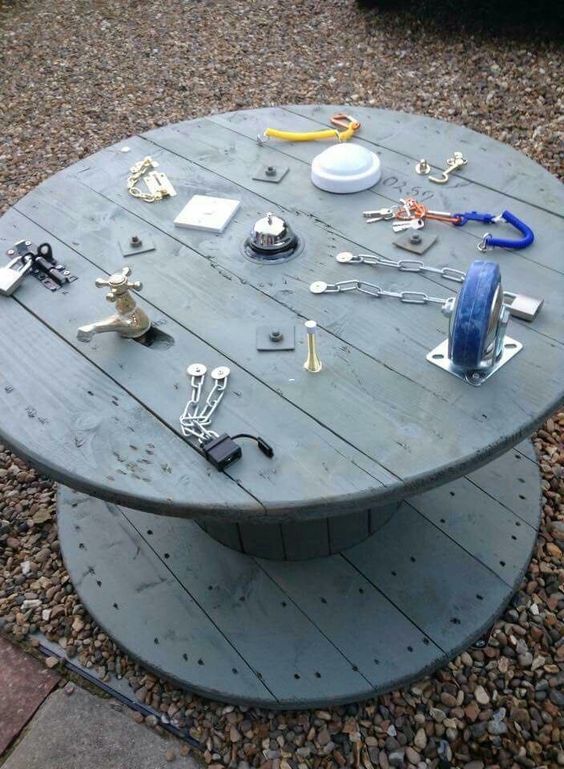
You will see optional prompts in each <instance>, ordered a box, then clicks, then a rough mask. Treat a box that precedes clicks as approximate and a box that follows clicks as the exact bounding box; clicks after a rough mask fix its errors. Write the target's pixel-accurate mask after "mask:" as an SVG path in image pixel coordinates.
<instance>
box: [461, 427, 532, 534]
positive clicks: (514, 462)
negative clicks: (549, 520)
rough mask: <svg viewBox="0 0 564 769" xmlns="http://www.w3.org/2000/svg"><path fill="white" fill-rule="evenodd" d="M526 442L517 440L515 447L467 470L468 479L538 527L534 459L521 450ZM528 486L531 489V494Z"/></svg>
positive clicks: (526, 444)
mask: <svg viewBox="0 0 564 769" xmlns="http://www.w3.org/2000/svg"><path fill="white" fill-rule="evenodd" d="M530 445H531V442H530V441H526V442H524V443H520V444H519V445H518V446H516V447H515V449H512V450H511V451H508V452H507V453H506V454H503V456H501V457H498V459H496V461H495V462H490V463H489V464H487V465H484V467H481V468H480V469H479V470H476V471H475V472H473V473H470V475H468V480H469V481H471V482H472V483H474V484H476V486H478V487H479V488H480V489H482V490H483V491H485V492H486V493H487V494H489V495H490V496H491V497H493V498H494V499H496V500H497V501H498V502H500V503H501V504H502V505H504V506H505V507H507V508H508V509H509V510H511V511H512V512H513V513H514V514H515V515H517V516H519V518H521V519H522V520H523V521H525V522H526V523H528V524H529V525H530V526H534V527H536V528H538V522H539V521H538V519H539V495H540V490H539V488H538V481H539V477H540V473H539V468H538V465H537V464H536V462H533V461H531V460H530V459H529V458H528V457H527V456H526V455H525V454H524V453H522V449H523V448H525V450H526V449H527V447H528V446H530ZM508 479H511V480H510V481H508ZM530 489H533V492H532V496H531V491H530ZM516 525H517V524H516Z"/></svg>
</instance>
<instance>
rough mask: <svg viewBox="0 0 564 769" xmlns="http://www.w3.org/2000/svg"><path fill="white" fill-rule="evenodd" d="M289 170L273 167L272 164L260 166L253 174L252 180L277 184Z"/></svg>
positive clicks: (285, 167)
mask: <svg viewBox="0 0 564 769" xmlns="http://www.w3.org/2000/svg"><path fill="white" fill-rule="evenodd" d="M289 170H290V169H289V168H288V166H275V165H273V164H272V163H271V164H267V165H264V166H260V168H257V170H256V171H255V172H254V174H253V179H256V180H257V181H259V182H272V183H273V184H278V182H281V181H282V179H283V178H284V177H285V176H286V174H287V173H288V171H289Z"/></svg>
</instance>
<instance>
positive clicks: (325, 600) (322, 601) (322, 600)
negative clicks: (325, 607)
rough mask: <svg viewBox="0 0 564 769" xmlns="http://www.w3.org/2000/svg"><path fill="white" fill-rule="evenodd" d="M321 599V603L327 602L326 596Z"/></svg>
mask: <svg viewBox="0 0 564 769" xmlns="http://www.w3.org/2000/svg"><path fill="white" fill-rule="evenodd" d="M319 600H320V601H321V603H327V599H326V598H320V599H319Z"/></svg>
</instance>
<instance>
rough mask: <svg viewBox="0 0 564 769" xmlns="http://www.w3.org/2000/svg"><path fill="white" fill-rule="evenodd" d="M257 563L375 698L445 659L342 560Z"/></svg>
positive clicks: (321, 559) (404, 617) (337, 557)
mask: <svg viewBox="0 0 564 769" xmlns="http://www.w3.org/2000/svg"><path fill="white" fill-rule="evenodd" d="M371 545H372V546H373V547H374V546H375V543H374V542H371ZM375 557H377V555H376V552H375ZM259 563H260V565H261V567H262V568H263V569H264V570H265V571H266V572H267V573H268V574H269V575H270V577H271V578H272V579H273V580H275V581H276V583H277V584H278V585H279V586H280V587H281V588H282V589H283V590H284V592H285V593H286V594H287V595H288V596H289V598H290V599H291V600H292V601H294V602H295V604H296V605H297V606H299V607H300V609H301V610H302V611H303V612H304V613H305V614H307V616H308V617H310V618H311V619H312V621H313V622H315V624H316V626H317V627H319V628H320V630H321V631H322V632H323V633H324V634H325V635H326V636H327V637H328V638H330V639H331V640H332V641H333V642H334V643H335V644H336V645H337V646H338V647H339V648H340V649H342V650H343V652H344V653H345V654H346V655H347V657H348V658H349V659H350V660H351V662H352V664H353V665H354V666H355V667H357V668H358V669H359V671H361V672H362V673H363V675H364V676H366V677H367V678H368V679H369V680H370V682H371V683H372V686H373V687H374V693H377V692H379V691H383V690H386V689H389V688H390V686H391V685H392V682H393V686H401V684H402V682H403V681H405V680H406V679H407V678H412V677H421V676H423V675H425V674H426V673H427V672H428V671H429V668H430V667H432V666H435V665H437V664H438V663H439V662H441V661H443V660H444V659H445V658H446V657H445V656H444V653H443V651H442V650H441V649H440V648H439V647H438V646H437V645H436V644H435V643H434V642H433V641H431V639H430V638H429V637H428V636H427V635H425V633H423V632H422V631H421V630H420V629H419V628H418V627H416V626H415V625H414V624H413V623H412V622H411V621H410V620H409V618H408V617H406V616H404V615H403V614H402V613H401V612H400V611H399V610H398V609H397V608H396V607H395V606H394V605H393V604H392V603H391V602H390V601H389V600H388V599H387V598H386V597H385V596H383V595H382V593H380V592H379V591H378V590H377V589H375V588H374V586H373V585H372V584H371V583H370V582H369V581H368V580H367V579H366V578H365V577H363V576H362V574H360V573H359V572H358V571H357V569H355V568H354V567H352V566H351V564H350V563H348V561H347V560H346V559H345V558H342V557H341V556H331V557H330V558H319V559H314V560H310V561H302V562H300V563H288V562H286V563H282V562H276V561H275V562H272V561H267V560H264V559H261V560H260V561H259Z"/></svg>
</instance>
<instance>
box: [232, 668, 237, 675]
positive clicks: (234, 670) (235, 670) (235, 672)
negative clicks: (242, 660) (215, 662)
mask: <svg viewBox="0 0 564 769" xmlns="http://www.w3.org/2000/svg"><path fill="white" fill-rule="evenodd" d="M231 672H232V673H233V675H234V676H236V675H237V673H238V672H239V671H238V670H237V668H231Z"/></svg>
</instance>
